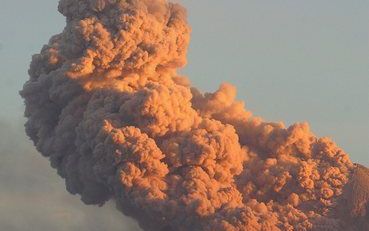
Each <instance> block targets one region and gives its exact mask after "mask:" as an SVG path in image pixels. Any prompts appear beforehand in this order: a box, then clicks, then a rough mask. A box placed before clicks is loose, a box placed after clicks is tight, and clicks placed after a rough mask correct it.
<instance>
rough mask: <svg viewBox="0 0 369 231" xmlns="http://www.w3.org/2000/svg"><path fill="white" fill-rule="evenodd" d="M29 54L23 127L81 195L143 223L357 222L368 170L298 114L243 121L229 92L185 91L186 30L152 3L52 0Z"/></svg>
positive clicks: (329, 227) (367, 194) (281, 226)
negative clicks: (45, 33) (41, 39)
mask: <svg viewBox="0 0 369 231" xmlns="http://www.w3.org/2000/svg"><path fill="white" fill-rule="evenodd" d="M59 11H60V12H61V13H62V14H63V15H65V16H66V18H67V19H66V22H67V23H66V27H65V29H64V31H63V32H62V33H61V34H58V35H55V36H53V37H52V38H51V39H50V42H49V44H48V45H45V46H44V47H43V48H42V50H41V53H40V54H37V55H34V56H33V58H32V63H31V67H30V70H29V75H30V79H29V81H28V82H27V83H26V84H25V85H24V88H23V90H22V91H21V95H22V97H23V98H24V100H25V104H26V111H25V116H26V117H27V118H28V121H27V123H26V131H27V134H28V135H29V137H30V138H31V139H32V140H33V141H34V144H35V146H36V147H37V149H38V150H39V151H40V152H41V153H42V154H43V155H44V156H46V157H48V158H49V159H50V161H51V165H52V166H53V167H54V168H56V169H57V170H58V173H59V174H60V175H61V176H62V177H63V178H65V181H66V187H67V190H68V191H69V192H71V193H73V194H80V195H81V198H82V201H83V202H85V203H86V204H103V203H104V202H106V201H107V200H109V199H114V200H116V202H117V205H118V208H119V209H120V210H121V211H122V212H123V213H124V214H126V215H128V216H132V217H134V218H135V219H136V220H137V221H138V222H139V224H140V226H141V227H142V228H143V229H144V230H162V231H169V230H173V231H181V230H182V231H183V230H195V231H196V230H209V231H210V230H220V231H221V230H240V231H241V230H248V231H261V230H263V231H274V230H282V231H284V230H299V231H300V230H301V231H303V230H325V231H337V230H342V231H343V230H352V231H354V230H369V215H368V214H369V213H368V212H367V209H368V201H369V186H368V184H369V183H368V182H369V174H368V170H367V169H366V168H364V167H361V166H358V165H355V164H353V163H352V162H351V161H350V159H349V157H348V156H347V154H346V153H345V152H344V151H343V150H341V149H340V148H339V147H337V146H336V145H335V144H334V143H333V142H332V141H331V140H330V139H328V138H317V137H316V136H314V134H313V133H312V132H311V131H310V130H309V126H308V125H307V124H306V123H300V124H295V125H292V126H290V127H288V128H286V127H285V126H284V125H283V124H281V123H269V122H264V121H263V120H262V119H260V118H257V117H254V116H252V114H251V112H249V111H247V110H246V109H245V107H244V104H243V102H240V101H237V100H236V99H235V98H236V89H235V87H233V86H232V85H230V84H223V85H221V86H220V88H219V90H217V91H216V92H215V93H206V94H202V93H200V92H199V91H198V90H197V89H196V88H192V87H190V84H189V83H188V80H187V79H186V78H185V77H182V76H179V75H178V74H177V73H176V69H177V68H180V67H183V66H184V65H185V64H186V52H187V47H188V44H189V37H190V36H189V33H190V28H189V26H188V24H187V22H186V13H185V11H184V9H183V8H182V7H181V6H179V5H178V4H173V3H168V2H166V1H165V0H161V1H159V0H140V1H139V0H121V1H117V0H60V2H59Z"/></svg>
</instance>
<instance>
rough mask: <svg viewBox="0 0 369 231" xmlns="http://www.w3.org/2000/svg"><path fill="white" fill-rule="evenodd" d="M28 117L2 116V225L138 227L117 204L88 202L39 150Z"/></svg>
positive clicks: (19, 229) (96, 230) (89, 230)
mask: <svg viewBox="0 0 369 231" xmlns="http://www.w3.org/2000/svg"><path fill="white" fill-rule="evenodd" d="M22 124H23V121H21V120H20V119H19V121H18V123H16V121H9V120H1V121H0V137H1V139H0V182H1V188H0V230H6V231H27V230H30V231H31V230H32V231H33V230H54V231H73V230H80V231H101V230H109V231H115V230H116V231H122V230H123V231H124V230H126V231H135V230H137V231H139V230H140V229H139V228H138V226H137V224H135V222H134V221H133V220H131V219H129V218H123V217H122V215H121V214H119V212H117V211H116V210H115V209H114V207H115V206H114V204H113V203H107V204H106V205H104V206H103V207H101V208H99V209H97V206H86V205H83V204H81V203H79V199H78V198H77V197H74V196H71V195H68V193H67V192H65V190H64V188H65V186H64V183H63V181H62V180H61V179H60V178H59V177H58V175H57V174H56V171H55V170H53V169H51V168H50V167H49V164H48V161H47V160H46V159H43V158H41V157H40V156H39V154H37V152H36V151H35V150H34V147H33V145H32V143H31V142H30V141H28V139H27V137H26V136H25V134H24V132H23V130H24V129H23V126H22Z"/></svg>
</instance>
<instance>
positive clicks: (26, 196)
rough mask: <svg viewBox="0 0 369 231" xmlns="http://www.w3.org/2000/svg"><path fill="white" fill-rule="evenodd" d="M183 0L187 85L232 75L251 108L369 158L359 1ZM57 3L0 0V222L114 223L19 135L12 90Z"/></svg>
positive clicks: (114, 215)
mask: <svg viewBox="0 0 369 231" xmlns="http://www.w3.org/2000/svg"><path fill="white" fill-rule="evenodd" d="M182 3H183V4H184V5H185V6H186V7H187V9H188V12H189V21H190V24H191V26H192V29H193V32H192V38H191V46H190V50H189V56H188V61H189V65H188V66H187V67H186V68H185V69H184V70H183V71H182V72H183V73H184V74H186V75H188V76H190V78H191V81H192V82H193V85H195V86H197V87H198V88H199V89H202V90H211V91H213V90H215V89H216V88H217V87H218V85H219V84H220V83H221V82H224V81H227V82H231V83H233V84H235V85H236V86H237V87H238V98H239V99H242V100H245V101H246V104H247V106H248V108H249V109H251V110H252V111H253V112H254V113H255V114H257V115H261V116H263V117H264V118H266V119H268V120H272V121H280V120H283V121H285V122H286V123H287V124H290V123H292V122H296V121H305V120H307V121H309V122H310V125H311V127H312V130H313V131H314V132H315V133H316V134H318V135H319V136H331V137H333V138H334V140H335V141H336V142H337V143H338V144H339V145H340V146H341V147H343V148H344V149H345V150H346V151H347V152H348V153H349V154H350V156H351V158H352V159H353V161H355V162H360V163H363V164H366V165H368V164H369V157H368V153H369V147H368V142H367V140H368V138H369V121H368V118H369V107H368V99H369V96H368V93H367V89H368V87H369V77H368V76H369V70H368V68H367V66H368V61H369V55H368V54H369V46H368V41H369V38H368V34H369V33H368V30H369V29H368V28H369V25H368V24H369V16H368V14H367V9H368V8H369V3H368V2H367V1H356V2H354V3H352V2H347V1H334V3H333V1H330V2H329V1H328V2H324V3H322V2H321V1H309V2H307V1H304V2H302V1H298V2H296V1H281V2H279V1H273V2H272V3H271V2H268V3H261V2H260V1H232V4H229V2H226V1H210V0H209V1H205V0H203V1H192V0H191V1H190V0H187V1H182ZM333 4H334V5H333ZM56 7H57V1H56V0H55V1H49V0H48V1H46V0H43V1H41V0H35V1H25V0H24V1H10V0H5V1H3V2H2V6H1V8H0V28H1V30H0V70H1V79H2V80H3V84H2V85H1V87H0V88H1V92H0V96H1V97H0V100H1V105H2V110H1V111H0V118H1V121H0V129H1V140H2V141H1V143H0V144H1V146H0V152H1V153H0V154H1V156H0V172H1V174H0V181H1V183H2V187H1V189H0V229H1V230H37V229H41V230H47V229H54V230H101V229H103V228H104V229H108V230H122V226H125V225H126V224H131V222H128V221H122V219H121V216H120V214H119V213H118V212H115V211H114V210H113V209H110V208H109V206H113V205H108V206H106V207H104V209H100V210H96V209H91V207H87V206H84V205H82V203H80V202H79V200H78V198H77V197H73V196H70V195H68V193H67V192H66V191H65V190H64V183H63V181H62V180H61V179H59V178H58V177H57V176H56V173H55V172H54V170H51V169H50V168H49V166H48V163H47V161H46V160H44V159H43V158H42V157H41V156H40V155H39V154H37V152H36V151H35V150H34V148H33V146H32V145H31V142H29V141H28V139H27V138H26V136H25V135H23V134H24V132H23V127H22V123H23V119H22V114H23V110H24V109H23V106H22V105H23V103H22V101H21V100H20V98H19V96H18V90H19V89H21V87H22V84H23V82H24V81H25V80H26V79H27V78H28V77H27V74H26V71H27V69H28V65H29V62H30V57H31V55H32V54H33V53H37V52H39V50H40V48H41V46H42V45H43V44H45V43H46V41H47V39H48V38H49V37H50V36H51V35H53V34H56V33H59V32H60V31H61V30H62V28H63V27H64V24H65V23H64V18H63V17H62V16H61V15H60V14H59V13H57V11H56ZM40 191H42V193H39V192H40ZM126 226H127V229H126V230H132V228H131V227H130V226H128V225H126Z"/></svg>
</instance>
